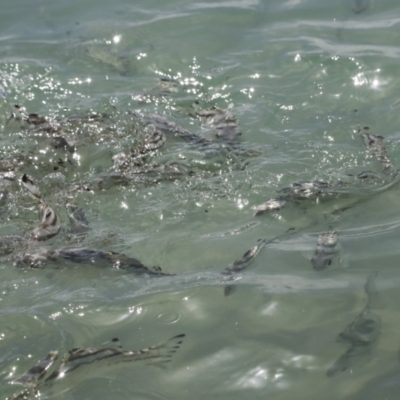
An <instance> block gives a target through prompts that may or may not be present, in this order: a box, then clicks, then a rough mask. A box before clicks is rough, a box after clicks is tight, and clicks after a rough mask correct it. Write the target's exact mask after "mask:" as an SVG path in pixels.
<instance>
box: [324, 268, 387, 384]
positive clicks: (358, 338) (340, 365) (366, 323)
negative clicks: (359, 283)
mask: <svg viewBox="0 0 400 400" xmlns="http://www.w3.org/2000/svg"><path fill="white" fill-rule="evenodd" d="M375 279H376V273H373V274H371V275H370V276H369V277H368V279H367V283H366V284H365V286H364V289H365V292H366V294H367V296H368V301H367V305H366V306H365V308H364V309H363V310H362V311H361V313H360V314H359V315H358V316H357V317H356V318H355V320H354V321H353V322H352V323H351V324H349V325H348V326H347V327H346V328H345V330H344V331H343V332H341V333H340V334H339V336H338V341H344V342H347V343H349V345H350V346H349V348H348V349H347V351H346V352H345V353H344V354H342V355H341V356H340V357H339V359H338V360H337V361H336V362H335V363H334V364H333V365H332V367H330V368H329V369H328V371H327V372H326V375H327V376H329V377H330V376H333V375H335V374H337V373H338V372H341V371H345V370H346V369H348V368H349V367H350V366H351V365H352V363H354V361H355V360H358V359H359V358H360V357H363V356H365V355H366V354H368V353H369V352H370V351H371V346H372V345H373V344H374V343H375V341H376V339H377V338H378V336H379V333H380V328H381V319H380V317H379V316H378V315H377V314H375V313H374V312H373V311H372V309H373V308H374V307H375V305H376V302H377V300H376V299H377V290H376V287H375Z"/></svg>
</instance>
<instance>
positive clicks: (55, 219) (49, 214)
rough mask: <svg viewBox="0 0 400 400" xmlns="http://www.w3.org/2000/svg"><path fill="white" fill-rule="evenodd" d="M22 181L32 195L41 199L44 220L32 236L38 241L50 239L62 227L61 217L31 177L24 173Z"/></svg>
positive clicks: (40, 204)
mask: <svg viewBox="0 0 400 400" xmlns="http://www.w3.org/2000/svg"><path fill="white" fill-rule="evenodd" d="M21 182H22V184H23V186H24V187H25V188H26V189H27V190H28V192H29V193H30V194H31V196H32V197H33V198H35V199H37V200H39V206H40V209H41V211H42V213H43V216H42V220H41V222H40V224H39V226H38V227H37V228H35V229H34V230H33V231H32V233H31V238H32V239H33V240H37V241H43V240H48V239H50V238H52V237H54V236H56V235H57V234H58V233H59V232H60V229H61V222H60V218H59V216H58V215H57V213H56V212H55V211H54V209H53V208H52V207H50V206H49V205H48V204H47V203H46V202H45V200H44V199H43V197H42V195H41V194H40V191H39V189H38V188H37V187H36V185H35V184H34V183H33V181H32V180H31V179H29V178H28V176H27V175H26V174H24V175H22V178H21Z"/></svg>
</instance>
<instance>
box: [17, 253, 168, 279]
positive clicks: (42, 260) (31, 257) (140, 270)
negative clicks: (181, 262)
mask: <svg viewBox="0 0 400 400" xmlns="http://www.w3.org/2000/svg"><path fill="white" fill-rule="evenodd" d="M62 260H66V261H70V262H72V263H76V264H81V263H82V264H84V263H87V264H91V265H95V266H103V267H112V268H116V269H123V270H126V271H128V272H134V273H137V274H148V275H154V276H171V275H172V274H167V273H164V272H161V270H160V268H159V267H155V268H151V267H146V266H145V265H144V264H143V263H141V262H140V261H139V260H137V259H136V258H132V257H128V256H126V255H125V254H122V253H116V252H114V251H101V250H94V249H88V248H85V247H77V248H65V249H58V250H46V249H42V250H38V251H36V252H34V253H29V252H26V253H25V254H23V255H22V256H21V257H20V258H19V259H17V260H16V262H17V265H18V266H20V267H23V266H28V267H30V268H42V267H44V265H45V264H46V263H47V262H59V261H62Z"/></svg>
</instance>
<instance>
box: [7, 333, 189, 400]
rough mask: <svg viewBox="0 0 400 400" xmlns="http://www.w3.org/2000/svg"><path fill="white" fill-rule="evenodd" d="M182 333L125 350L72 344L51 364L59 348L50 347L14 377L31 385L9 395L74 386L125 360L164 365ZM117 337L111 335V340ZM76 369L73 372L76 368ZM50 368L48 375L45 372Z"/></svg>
mask: <svg viewBox="0 0 400 400" xmlns="http://www.w3.org/2000/svg"><path fill="white" fill-rule="evenodd" d="M184 337H185V334H180V335H177V336H174V337H173V338H171V339H169V340H167V341H166V342H163V343H160V344H158V345H156V346H152V347H148V348H146V349H142V350H138V351H136V350H124V349H123V348H122V346H115V345H114V346H112V345H103V346H100V347H94V348H87V349H83V348H75V349H72V350H71V351H69V352H68V353H67V354H66V355H65V356H64V357H63V359H62V360H61V363H60V364H59V365H58V366H56V367H55V368H53V371H52V372H51V373H50V367H52V366H53V364H54V362H55V361H56V360H57V357H58V352H56V351H53V352H50V353H49V354H48V356H47V357H46V358H44V359H43V360H40V361H38V362H37V363H36V364H35V365H34V366H33V367H32V368H31V369H29V370H28V371H27V372H26V373H24V374H23V375H22V376H21V377H19V378H17V379H16V380H14V381H13V382H12V383H13V384H20V385H24V386H30V387H31V389H25V390H23V391H22V392H19V393H16V394H15V395H14V396H12V397H11V398H9V399H6V400H16V399H24V398H28V397H27V396H32V397H35V398H36V397H37V396H38V395H42V394H46V393H48V392H49V391H51V390H52V389H53V388H54V390H55V391H56V393H57V394H59V393H61V392H63V391H66V390H70V389H73V388H75V387H77V386H78V385H79V384H80V383H82V382H84V381H86V380H88V379H91V378H93V377H103V376H106V374H107V371H108V370H109V369H110V367H111V366H112V365H116V364H120V363H123V364H124V365H125V364H126V363H128V362H136V361H146V362H147V364H148V365H164V364H166V363H168V362H171V360H172V356H173V355H174V354H175V353H176V351H177V350H178V349H179V348H180V346H181V344H182V342H183V338H184ZM115 341H118V340H117V339H113V340H112V341H111V342H115ZM77 370H78V371H79V372H78V373H75V371H77ZM48 371H49V374H48V376H47V377H45V375H46V373H47V372H48Z"/></svg>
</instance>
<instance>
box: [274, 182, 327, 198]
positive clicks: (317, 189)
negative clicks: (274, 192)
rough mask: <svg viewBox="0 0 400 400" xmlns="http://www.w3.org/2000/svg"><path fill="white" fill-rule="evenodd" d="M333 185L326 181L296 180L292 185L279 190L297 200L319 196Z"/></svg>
mask: <svg viewBox="0 0 400 400" xmlns="http://www.w3.org/2000/svg"><path fill="white" fill-rule="evenodd" d="M331 187H332V185H330V184H329V183H328V182H324V181H311V182H304V181H300V182H294V183H292V184H291V185H290V186H288V187H286V188H283V189H281V190H279V193H283V194H284V195H285V197H289V198H291V199H295V200H303V199H309V198H311V197H318V196H321V195H323V194H325V192H327V191H328V190H329V189H330V188H331Z"/></svg>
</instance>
